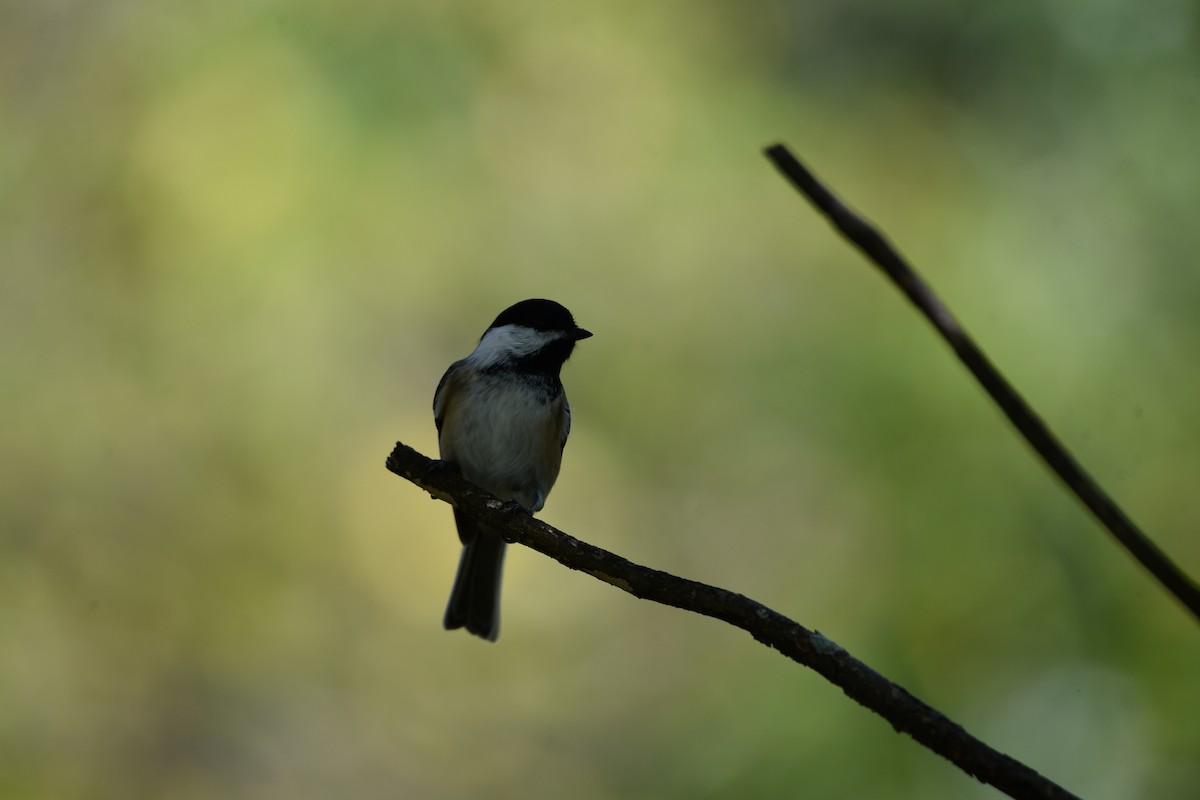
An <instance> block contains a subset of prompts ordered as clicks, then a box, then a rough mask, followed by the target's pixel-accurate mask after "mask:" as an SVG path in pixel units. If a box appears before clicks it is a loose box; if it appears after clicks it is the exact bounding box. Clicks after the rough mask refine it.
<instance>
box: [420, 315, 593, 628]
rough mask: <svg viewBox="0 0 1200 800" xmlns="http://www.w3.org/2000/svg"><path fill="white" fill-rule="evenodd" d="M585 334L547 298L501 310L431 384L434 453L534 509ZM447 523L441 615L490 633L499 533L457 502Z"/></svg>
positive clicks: (559, 450)
mask: <svg viewBox="0 0 1200 800" xmlns="http://www.w3.org/2000/svg"><path fill="white" fill-rule="evenodd" d="M591 335H592V334H591V332H590V331H586V330H584V329H583V328H581V327H579V326H578V325H576V324H575V318H574V317H573V316H571V312H570V311H568V310H567V309H566V308H564V307H563V306H562V305H560V304H559V303H556V302H554V301H553V300H541V299H533V300H522V301H521V302H519V303H516V304H515V305H512V306H509V307H508V308H506V309H505V310H504V311H502V312H501V313H500V315H499V316H497V317H496V320H495V321H494V322H493V323H492V324H491V325H489V326H488V328H487V330H486V331H484V332H483V336H482V337H480V339H479V344H478V345H477V346H476V347H475V350H474V351H473V352H472V353H471V354H470V355H469V356H467V357H466V358H464V359H461V360H459V361H455V362H454V363H453V364H451V365H450V367H449V368H448V369H447V370H446V374H445V375H443V376H442V379H441V381H440V382H439V383H438V386H437V390H436V391H435V392H434V396H433V419H434V423H435V424H436V425H437V431H438V448H439V451H440V456H441V460H442V463H443V464H444V465H446V466H449V467H454V468H457V469H458V470H459V472H460V473H461V474H462V476H463V477H464V478H466V479H467V480H469V481H471V482H472V483H474V484H476V485H477V486H479V487H480V488H482V489H485V490H487V491H488V492H490V493H492V494H493V495H495V496H496V497H498V498H500V499H501V500H504V501H506V502H511V503H517V504H519V505H520V506H521V507H522V508H523V509H525V510H526V511H528V512H529V513H531V514H533V513H536V512H538V511H541V510H542V508H543V506H545V504H546V496H547V495H548V494H549V493H550V489H551V488H552V487H553V486H554V482H555V480H557V478H558V472H559V467H560V466H561V465H562V454H563V448H564V447H565V446H566V444H567V436H568V435H569V434H570V432H571V406H570V404H569V403H568V402H567V395H566V392H565V391H564V389H563V385H562V380H561V378H560V375H561V371H562V366H563V364H564V363H565V362H566V360H567V359H568V358H570V357H571V353H572V351H573V350H574V349H575V345H576V343H577V342H579V341H580V340H582V339H587V338H588V337H590V336H591ZM454 523H455V525H456V526H457V528H458V538H459V540H460V541H461V542H462V555H461V556H460V558H459V562H458V572H457V573H456V574H455V577H454V587H453V589H452V590H451V592H450V602H449V603H448V604H447V606H446V615H445V619H444V620H443V625H444V626H445V628H446V630H455V629H457V628H466V629H467V631H468V632H470V633H472V634H474V635H475V636H478V637H480V638H482V639H486V640H488V641H492V642H494V641H496V639H497V638H498V637H499V635H500V579H501V575H502V572H503V567H504V551H505V547H506V545H505V542H504V540H503V539H502V538H501V536H500V535H499V534H498V533H496V532H494V531H492V530H490V529H487V528H485V527H484V526H483V525H481V524H480V523H479V522H477V521H476V520H473V519H471V518H470V517H468V516H467V515H465V514H463V513H462V512H461V511H459V509H457V508H456V509H454Z"/></svg>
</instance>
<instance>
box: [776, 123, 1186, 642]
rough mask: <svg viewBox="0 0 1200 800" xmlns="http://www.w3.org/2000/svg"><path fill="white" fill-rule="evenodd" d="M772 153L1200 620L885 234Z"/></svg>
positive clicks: (1181, 590) (1162, 566) (1170, 568)
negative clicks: (905, 296) (898, 288)
mask: <svg viewBox="0 0 1200 800" xmlns="http://www.w3.org/2000/svg"><path fill="white" fill-rule="evenodd" d="M766 155H767V158H769V159H771V161H772V162H774V164H775V166H776V167H778V168H779V171H780V172H782V173H783V174H784V176H786V177H787V179H788V180H789V181H791V183H792V185H793V186H795V187H796V189H798V190H799V191H800V192H801V193H802V194H803V195H804V196H805V197H807V198H808V200H809V201H810V202H811V203H812V204H813V205H814V206H816V207H817V209H818V210H820V211H821V213H822V214H824V215H825V216H826V217H828V218H829V221H830V222H831V223H833V226H834V227H835V228H837V229H838V230H839V231H840V232H841V234H842V235H843V236H844V237H846V239H848V240H849V241H850V242H851V243H852V244H854V246H855V247H857V248H858V249H859V250H861V251H862V252H863V253H864V254H865V255H866V256H867V258H869V259H870V260H871V261H873V262H874V263H875V264H876V265H877V266H878V267H879V268H880V269H882V270H883V271H884V273H885V274H886V275H887V276H888V277H889V278H891V280H892V282H893V283H895V284H896V285H897V286H898V287H900V290H901V291H902V292H904V294H905V295H907V296H908V299H909V300H911V301H912V303H913V305H915V306H916V307H917V308H918V309H920V310H921V312H922V313H923V314H924V315H925V316H926V317H928V319H929V321H930V322H931V323H933V326H934V327H935V328H937V330H938V332H939V333H940V334H941V335H942V337H943V338H944V339H945V340H946V341H947V342H948V343H949V344H950V346H951V347H952V348H954V352H955V353H957V354H958V357H959V359H961V360H962V362H963V364H965V365H966V367H967V369H969V370H970V371H971V373H972V374H973V375H974V376H975V378H976V380H978V381H979V382H980V383H981V384H982V385H983V388H984V389H985V390H987V393H988V394H989V395H991V396H992V399H993V400H995V401H996V404H997V405H998V406H1000V409H1001V410H1002V411H1003V412H1004V413H1005V415H1006V416H1007V417H1008V418H1009V420H1011V421H1012V424H1013V425H1014V426H1015V427H1016V429H1017V430H1018V431H1019V432H1020V433H1021V435H1022V436H1024V437H1025V440H1026V441H1028V442H1029V444H1030V445H1032V446H1033V449H1034V450H1036V451H1037V453H1038V455H1040V456H1041V457H1042V460H1044V461H1045V462H1046V464H1047V465H1049V467H1050V469H1052V470H1054V472H1055V473H1056V474H1057V475H1058V477H1059V478H1061V479H1062V481H1063V483H1065V484H1066V485H1067V488H1068V489H1070V490H1071V491H1072V492H1074V493H1075V496H1076V497H1078V498H1079V499H1080V500H1082V501H1083V504H1084V505H1085V506H1087V508H1088V510H1089V511H1091V512H1092V514H1094V515H1095V516H1096V519H1098V520H1100V523H1101V524H1102V525H1104V527H1105V528H1107V529H1108V530H1109V532H1110V533H1112V535H1113V537H1114V538H1116V540H1117V541H1118V542H1119V543H1120V544H1121V545H1122V546H1123V547H1124V548H1125V549H1126V550H1127V551H1128V552H1129V554H1130V555H1132V556H1133V557H1134V558H1135V559H1137V560H1138V562H1140V563H1141V565H1142V566H1143V567H1145V568H1146V569H1147V570H1148V571H1149V572H1150V574H1151V575H1153V576H1154V577H1155V578H1157V579H1158V582H1159V583H1160V584H1162V586H1163V588H1164V589H1166V590H1167V591H1168V592H1170V593H1171V594H1172V595H1174V596H1175V598H1176V599H1178V600H1179V602H1180V603H1182V604H1183V606H1184V607H1185V608H1186V609H1187V610H1188V611H1190V612H1192V615H1193V616H1195V617H1196V619H1197V620H1200V586H1197V585H1196V582H1195V581H1193V580H1192V579H1191V578H1189V577H1188V576H1187V575H1186V574H1184V572H1183V571H1182V570H1181V569H1180V568H1179V567H1177V566H1176V565H1175V564H1174V563H1173V562H1172V561H1171V559H1170V558H1168V557H1167V555H1166V554H1165V553H1163V551H1162V550H1160V549H1158V546H1157V545H1155V544H1154V542H1152V541H1151V540H1150V538H1149V537H1148V536H1146V534H1145V533H1143V532H1142V531H1141V530H1140V529H1139V528H1138V527H1137V525H1135V524H1134V523H1133V521H1132V520H1131V519H1130V518H1129V517H1128V516H1126V514H1125V512H1124V511H1122V510H1121V508H1120V506H1118V505H1117V504H1116V502H1114V501H1113V499H1112V498H1111V497H1109V496H1108V494H1107V493H1106V492H1105V491H1104V490H1103V489H1101V488H1100V485H1099V484H1098V483H1096V481H1095V479H1093V478H1092V477H1091V476H1090V475H1088V473H1087V472H1086V471H1085V470H1084V469H1083V467H1082V466H1080V464H1079V462H1078V461H1076V460H1075V458H1074V456H1072V455H1071V453H1070V452H1069V451H1068V450H1067V448H1066V447H1064V446H1063V445H1062V443H1060V442H1059V441H1058V439H1057V438H1056V437H1055V436H1054V434H1053V433H1051V431H1050V429H1049V428H1047V427H1046V424H1045V423H1044V422H1042V420H1041V419H1040V418H1039V417H1038V415H1037V414H1035V413H1034V411H1033V409H1032V408H1030V407H1029V404H1028V403H1026V402H1025V400H1024V399H1023V398H1022V397H1021V395H1019V394H1017V391H1016V390H1015V389H1014V388H1013V387H1012V385H1011V384H1009V382H1008V381H1007V380H1005V378H1004V376H1003V375H1001V374H1000V371H999V370H998V369H996V368H995V367H994V366H992V363H991V362H990V361H989V360H988V358H987V356H985V355H984V354H983V351H982V350H980V349H979V347H978V346H977V345H976V344H975V342H974V341H973V340H972V339H971V337H970V336H969V335H968V334H967V332H966V331H965V330H963V327H962V326H961V325H960V324H959V322H958V320H956V319H955V318H954V315H953V314H951V313H950V309H948V308H946V306H945V304H943V303H942V301H941V300H939V299H938V297H937V295H935V294H934V292H933V290H932V289H931V288H929V285H928V284H926V283H925V281H924V280H922V279H921V276H920V275H918V274H917V273H916V271H915V270H913V268H912V267H910V266H909V265H908V263H907V262H906V261H905V260H904V258H903V257H901V256H900V254H899V253H898V252H896V250H895V248H893V247H892V246H891V245H890V244H889V243H888V241H887V239H886V238H885V237H884V236H883V234H882V233H880V232H879V231H878V230H877V229H876V228H875V227H873V226H872V225H871V223H869V222H867V221H866V220H865V219H863V218H862V217H860V216H859V215H858V214H856V213H854V212H853V211H851V210H850V209H849V208H847V207H846V205H845V204H844V203H842V201H841V200H839V199H838V198H837V197H836V196H834V194H833V192H831V191H830V190H829V189H828V188H826V187H825V185H824V184H822V183H821V182H820V181H819V180H818V179H817V178H816V176H814V175H813V174H812V173H811V172H809V171H808V169H806V168H805V166H804V165H803V164H801V163H800V162H799V161H798V160H797V159H796V157H795V156H793V155H792V153H791V152H790V151H789V150H788V149H787V147H785V146H784V145H782V144H776V145H772V146H771V147H768V148H767V149H766Z"/></svg>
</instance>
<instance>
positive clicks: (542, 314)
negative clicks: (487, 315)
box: [488, 300, 592, 340]
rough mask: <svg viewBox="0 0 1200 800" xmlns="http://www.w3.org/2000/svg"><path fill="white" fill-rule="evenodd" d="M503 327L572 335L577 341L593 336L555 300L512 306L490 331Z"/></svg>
mask: <svg viewBox="0 0 1200 800" xmlns="http://www.w3.org/2000/svg"><path fill="white" fill-rule="evenodd" d="M502 325H522V326H524V327H526V328H533V329H534V330H535V331H547V332H548V331H561V332H563V333H568V334H571V336H572V337H573V338H574V339H576V340H579V339H586V338H588V337H589V336H591V335H592V334H591V332H590V331H585V330H584V329H583V328H580V327H579V326H577V325H576V324H575V318H574V317H572V316H571V312H570V311H567V309H566V307H564V306H563V305H561V304H559V303H556V302H554V301H553V300H522V301H521V302H519V303H517V304H515V305H511V306H509V307H508V308H506V309H504V311H502V312H500V316H498V317H496V321H495V322H493V323H492V324H491V325H490V326H489V327H488V330H489V331H490V330H491V329H492V328H499V327H501V326H502Z"/></svg>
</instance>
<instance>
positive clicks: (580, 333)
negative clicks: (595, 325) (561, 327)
mask: <svg viewBox="0 0 1200 800" xmlns="http://www.w3.org/2000/svg"><path fill="white" fill-rule="evenodd" d="M591 335H592V332H591V331H585V330H584V329H583V328H579V327H577V328H575V334H574V336H575V341H577V342H578V341H579V340H580V339H586V338H588V337H589V336H591Z"/></svg>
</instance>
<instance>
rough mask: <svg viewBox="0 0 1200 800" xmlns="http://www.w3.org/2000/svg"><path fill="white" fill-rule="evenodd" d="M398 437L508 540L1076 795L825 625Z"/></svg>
mask: <svg viewBox="0 0 1200 800" xmlns="http://www.w3.org/2000/svg"><path fill="white" fill-rule="evenodd" d="M440 463H441V462H437V461H432V460H430V459H428V458H426V457H425V456H423V455H421V454H420V453H418V452H417V451H416V450H413V449H412V448H411V447H408V446H407V445H405V444H403V443H400V442H397V443H396V449H394V450H393V451H392V454H391V455H390V456H388V459H387V468H388V470H390V471H391V472H394V473H395V474H397V475H399V476H400V477H402V478H405V479H407V480H409V481H411V482H412V483H414V484H416V485H417V486H418V487H420V488H421V489H424V490H425V491H427V492H429V494H431V495H433V497H434V498H436V499H439V500H444V501H446V502H447V503H449V504H451V505H452V506H454V507H455V508H458V509H460V510H462V511H463V512H465V513H467V514H468V515H470V516H471V517H474V518H475V519H477V520H479V521H480V522H482V523H484V524H485V525H486V526H487V527H489V528H491V529H493V530H496V531H499V532H501V533H502V534H503V535H504V537H505V539H506V540H508V541H511V542H517V543H519V544H523V545H525V546H526V547H529V548H531V549H533V550H536V551H538V552H539V553H542V554H543V555H547V556H550V557H551V558H553V559H554V560H555V561H558V562H559V563H560V564H562V565H563V566H565V567H569V568H570V569H574V570H579V571H581V572H586V573H587V574H589V575H591V576H592V577H594V578H597V579H599V580H602V581H604V582H605V583H609V584H612V585H613V586H616V587H617V588H618V589H621V590H622V591H625V592H628V593H629V594H631V595H633V596H634V597H638V598H641V599H643V600H652V601H654V602H656V603H662V604H663V605H668V606H674V607H675V608H681V609H683V610H685V611H693V612H695V613H697V614H703V615H704V616H707V617H713V618H715V619H719V620H722V621H724V622H728V623H729V624H730V625H734V626H736V627H738V628H741V629H742V630H744V631H746V632H748V633H749V634H750V635H751V636H753V637H754V638H755V639H757V640H758V641H760V642H762V643H763V644H765V645H767V646H769V647H773V648H774V649H776V650H778V651H779V652H780V653H782V654H783V655H785V656H787V657H788V658H790V659H792V660H793V661H795V662H797V663H799V664H803V665H804V666H806V667H808V668H810V669H813V670H815V671H817V672H819V673H820V674H821V675H822V676H823V677H825V678H826V679H827V680H828V681H830V682H831V683H833V684H835V685H837V686H838V687H840V688H841V689H842V691H843V692H845V693H846V694H847V695H849V696H850V697H851V698H853V699H854V700H856V701H857V702H858V703H860V704H862V705H864V706H866V707H867V708H869V709H870V710H872V711H874V712H875V713H876V714H879V715H880V716H881V717H883V718H884V719H886V720H887V721H888V722H889V723H890V724H891V726H892V727H893V728H895V729H896V730H897V731H900V732H901V733H906V734H908V735H909V736H911V737H912V738H913V739H916V740H917V741H918V742H920V743H921V744H923V745H924V746H925V747H927V748H929V749H930V750H932V751H933V752H935V753H937V754H938V755H940V756H942V757H943V758H946V759H947V760H949V761H950V762H952V763H953V764H955V765H956V766H958V767H959V769H961V770H963V772H966V773H967V774H968V775H971V776H973V777H975V778H977V779H978V780H980V781H982V782H983V783H987V784H991V785H992V786H994V787H996V788H997V789H999V790H1000V791H1002V792H1004V793H1005V794H1007V795H1008V796H1010V797H1013V798H1018V800H1051V799H1053V800H1066V799H1067V798H1073V797H1075V795H1073V794H1071V793H1070V792H1068V791H1067V790H1066V789H1063V788H1062V787H1061V786H1058V785H1057V784H1055V783H1052V782H1051V781H1049V780H1047V779H1046V778H1044V777H1042V776H1041V775H1039V774H1038V773H1037V772H1035V771H1034V770H1032V769H1030V768H1029V767H1027V766H1025V765H1024V764H1022V763H1021V762H1020V761H1017V760H1016V759H1014V758H1010V757H1009V756H1006V755H1004V754H1003V753H1001V752H999V751H997V750H994V749H992V748H991V747H988V746H987V745H986V744H984V743H983V742H981V741H980V740H978V739H976V738H975V737H974V736H972V735H971V734H969V733H967V732H966V731H965V730H963V728H962V727H961V726H960V725H958V724H956V723H955V722H953V721H951V720H950V719H948V718H947V717H946V716H945V715H943V714H942V713H941V712H939V711H937V710H936V709H933V708H931V707H930V706H928V705H926V704H925V703H922V702H921V701H920V700H918V699H917V698H916V697H913V696H912V695H911V694H909V693H908V692H907V691H905V690H904V689H903V688H902V687H900V686H898V685H896V684H894V683H892V682H891V681H889V680H887V679H886V678H884V677H883V676H882V675H880V674H879V673H878V672H875V670H873V669H871V668H870V667H868V666H867V665H866V664H864V663H862V662H861V661H859V660H858V659H856V658H855V657H854V656H852V655H850V654H849V653H848V652H846V651H845V650H843V649H842V648H841V647H839V646H838V645H836V644H834V643H833V642H831V641H830V640H829V639H826V638H825V637H824V636H822V635H821V634H820V633H818V632H816V631H810V630H808V629H807V628H805V627H803V626H801V625H799V624H798V623H795V622H793V621H792V620H790V619H788V618H787V617H785V616H783V615H782V614H780V613H778V612H777V611H772V610H771V609H769V608H767V607H766V606H764V605H762V604H761V603H756V602H755V601H753V600H751V599H750V598H748V597H744V596H743V595H740V594H736V593H734V592H730V591H728V590H726V589H719V588H717V587H715V586H708V585H707V584H703V583H697V582H696V581H691V580H688V579H686V578H679V577H676V576H674V575H670V574H668V573H666V572H660V571H659V570H656V569H650V568H649V567H643V566H641V565H639V564H634V563H633V562H632V561H627V560H626V559H624V558H621V557H620V556H618V555H616V554H615V553H610V552H608V551H607V550H602V549H600V548H599V547H595V546H593V545H590V544H588V543H586V542H581V541H579V540H578V539H574V538H572V537H571V536H568V535H567V534H565V533H563V532H562V531H560V530H558V529H557V528H553V527H551V526H550V525H547V524H546V523H544V522H542V521H541V520H537V519H534V518H533V517H531V516H529V515H528V514H525V513H523V512H521V511H515V510H512V509H511V507H510V506H509V505H506V504H505V503H502V502H501V501H500V500H498V499H496V498H495V497H493V496H492V495H490V494H488V493H487V492H485V491H483V490H482V489H480V488H479V487H478V486H476V485H474V484H473V483H470V482H469V481H467V480H466V479H465V478H463V477H462V476H460V475H459V474H458V473H457V472H456V471H454V470H451V469H446V468H444V467H441V466H440Z"/></svg>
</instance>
